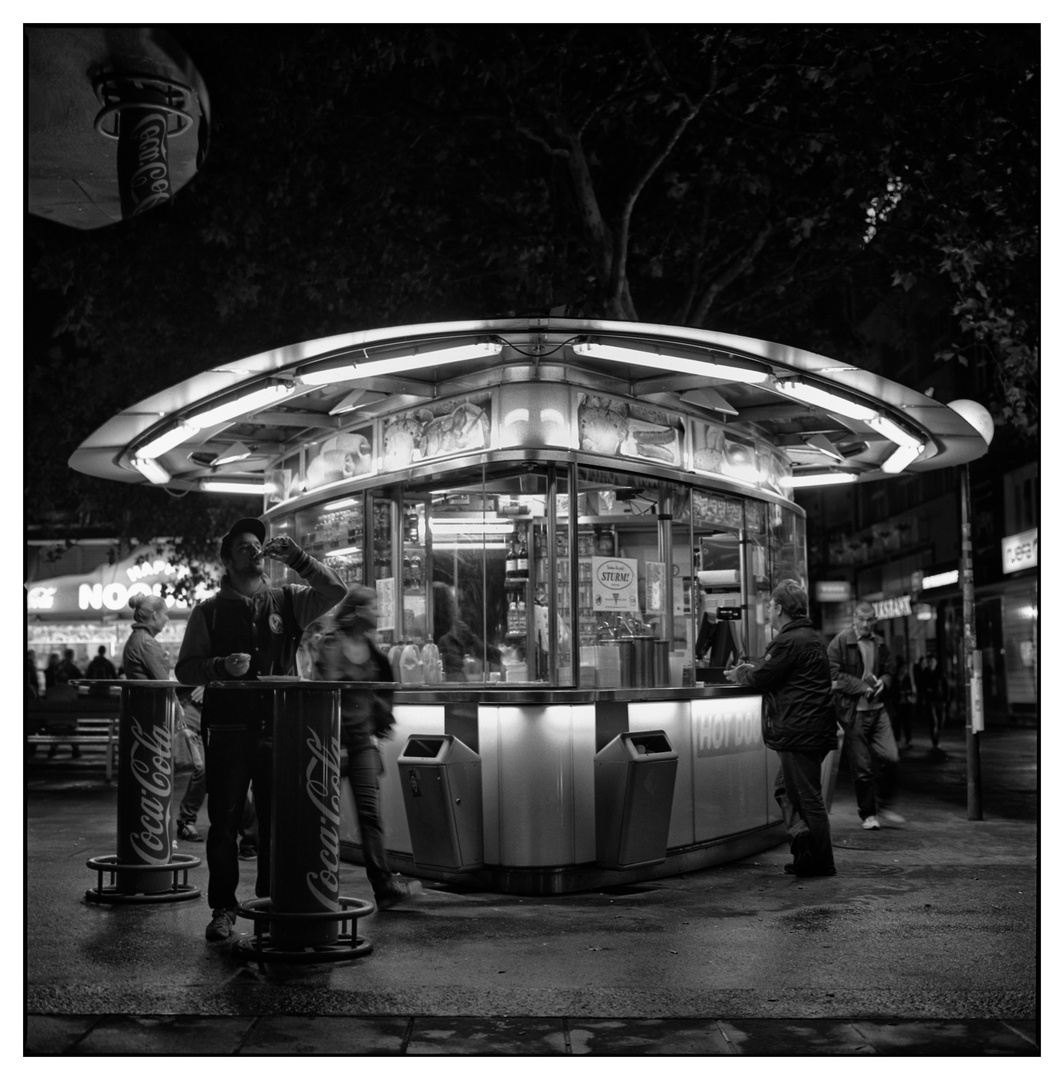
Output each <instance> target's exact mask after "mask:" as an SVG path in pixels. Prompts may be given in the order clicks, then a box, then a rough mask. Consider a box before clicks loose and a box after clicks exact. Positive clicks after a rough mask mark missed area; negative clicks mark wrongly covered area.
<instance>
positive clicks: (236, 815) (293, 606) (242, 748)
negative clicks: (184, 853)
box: [177, 518, 347, 942]
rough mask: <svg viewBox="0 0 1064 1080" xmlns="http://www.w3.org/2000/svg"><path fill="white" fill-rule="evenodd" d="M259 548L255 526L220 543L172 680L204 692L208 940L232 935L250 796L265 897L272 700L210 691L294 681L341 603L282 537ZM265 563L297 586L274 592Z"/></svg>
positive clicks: (328, 580)
mask: <svg viewBox="0 0 1064 1080" xmlns="http://www.w3.org/2000/svg"><path fill="white" fill-rule="evenodd" d="M265 541H266V526H265V524H264V523H263V522H262V521H261V520H260V519H259V518H240V519H239V520H238V521H236V522H234V523H233V526H232V527H231V528H230V529H229V531H228V532H227V533H226V534H225V536H223V537H222V540H221V543H220V545H219V550H218V554H219V558H220V559H221V562H222V565H223V566H224V567H225V574H224V575H223V577H222V584H221V587H220V588H219V590H218V592H217V593H216V594H215V595H214V596H212V597H210V598H209V599H207V600H204V601H203V602H202V603H200V604H197V605H196V607H194V608H193V609H192V611H191V613H190V614H189V618H188V626H187V627H186V629H185V636H184V640H183V641H182V642H181V652H180V655H179V656H178V659H177V677H178V680H179V681H180V682H182V683H186V684H187V685H191V686H206V687H207V689H206V691H205V692H204V695H203V719H202V724H203V730H205V731H206V733H207V739H206V766H207V819H208V821H209V823H210V826H209V828H208V830H207V870H208V884H207V901H208V903H209V904H210V907H211V921H210V923H209V924H208V926H207V930H206V938H207V940H208V941H211V942H219V941H225V940H226V939H227V938H229V937H230V935H231V934H232V933H233V927H234V926H235V925H236V909H237V900H236V890H237V886H238V885H239V884H240V862H239V857H238V835H239V833H240V826H241V821H242V819H243V817H244V808H245V804H246V801H247V793H248V787H249V785H250V786H251V788H252V790H253V792H254V798H255V813H256V815H257V817H258V826H259V833H258V864H257V870H256V880H255V895H256V896H258V897H265V896H268V895H269V893H270V825H271V820H270V815H271V811H272V800H273V694H272V693H271V692H269V691H263V692H262V693H255V692H253V691H239V692H236V691H230V690H227V689H225V688H224V687H212V686H208V685H207V684H208V683H211V682H214V681H218V680H240V681H254V680H256V679H257V678H258V677H259V676H260V675H264V676H269V675H294V674H295V671H296V667H295V663H296V649H297V647H298V644H299V639H300V637H301V635H302V633H303V631H304V629H305V628H306V627H307V626H309V625H310V624H311V623H312V622H313V621H314V620H315V619H317V618H320V616H322V615H324V614H325V612H326V611H329V610H330V609H331V608H333V607H335V606H336V605H337V604H338V603H339V602H340V601H341V600H342V599H343V598H344V597H345V596H346V595H347V587H346V586H345V585H344V583H343V581H341V580H340V577H339V575H338V574H337V573H336V571H335V570H332V569H331V568H329V567H328V566H326V565H325V564H324V563H320V562H318V560H317V559H313V558H311V556H309V555H308V554H307V553H306V552H305V551H303V549H302V548H300V546H299V545H298V544H296V543H295V541H293V540H292V539H291V538H290V537H288V536H275V537H273V538H272V539H271V540H270V542H269V543H267V544H265V546H263V545H264V543H265ZM267 557H269V558H271V559H276V560H278V561H279V562H282V563H284V564H285V565H286V566H288V567H289V568H290V569H291V570H293V571H294V572H295V573H296V574H298V575H299V576H300V577H302V578H303V579H304V581H305V582H306V583H307V584H305V585H282V586H279V587H278V586H274V585H272V584H271V583H270V579H269V578H268V577H267V576H266V572H265V559H266V558H267Z"/></svg>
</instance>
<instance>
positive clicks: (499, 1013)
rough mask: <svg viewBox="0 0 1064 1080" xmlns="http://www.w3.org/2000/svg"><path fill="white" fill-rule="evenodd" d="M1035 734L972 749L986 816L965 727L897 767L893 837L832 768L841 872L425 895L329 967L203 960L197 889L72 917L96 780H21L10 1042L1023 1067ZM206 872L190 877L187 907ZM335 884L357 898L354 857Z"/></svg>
mask: <svg viewBox="0 0 1064 1080" xmlns="http://www.w3.org/2000/svg"><path fill="white" fill-rule="evenodd" d="M1036 739H1037V735H1036V733H1035V732H1033V731H1031V730H1015V729H1006V730H1004V731H1000V732H989V733H985V734H984V736H982V738H981V751H982V755H981V756H982V766H983V802H984V805H983V811H984V820H982V821H969V820H967V811H966V805H965V796H966V786H965V785H966V780H965V772H964V760H965V747H964V741H963V736H962V735H960V734H947V736H946V739H945V741H944V749H945V755H944V756H943V755H938V756H932V755H931V754H930V753H929V752H928V748H927V747H923V748H921V746H920V744H919V743H918V744H917V746H915V747H914V749H913V750H912V751H910V752H908V754H907V755H906V757H905V761H904V766H905V768H904V776H905V786H906V799H905V804H904V806H900V807H899V809H901V810H902V812H903V813H904V814H905V815H906V817H907V818H908V823H907V824H906V825H904V826H902V827H899V828H883V829H881V830H879V831H878V832H871V833H869V832H866V831H864V830H862V829H861V828H860V822H859V820H858V818H857V814H856V809H855V806H854V802H853V794H852V787H851V786H850V782H849V778H848V775H847V774H846V772H845V770H843V772H842V774H841V775H840V777H839V784H838V789H837V793H836V800H835V805H834V807H833V810H832V815H831V820H832V830H833V834H834V841H835V847H836V862H837V864H838V867H839V874H838V876H837V877H835V878H825V879H807V880H802V881H798V880H795V879H794V878H791V877H789V876H788V875H785V874H784V873H783V872H782V871H783V866H784V864H785V863H787V862H788V861H790V857H789V854H788V852H787V850H786V848H785V847H782V846H781V847H779V848H776V849H774V850H772V851H768V852H765V853H763V854H762V855H759V856H755V857H752V858H749V859H744V860H741V861H740V862H737V863H733V864H730V865H728V866H724V867H719V868H716V869H711V870H706V871H701V872H698V873H693V874H687V875H684V876H681V877H678V878H670V879H666V880H663V881H652V882H644V883H641V884H637V885H631V886H625V887H620V888H615V889H609V890H603V891H599V892H588V893H581V894H576V895H572V896H565V897H548V898H538V897H515V896H503V895H500V894H493V893H483V892H477V891H474V890H472V889H465V888H462V887H458V886H454V885H447V884H443V883H434V882H431V881H425V886H426V888H425V893H424V894H423V898H422V900H421V902H420V903H418V904H417V905H414V906H411V907H409V908H405V909H404V908H395V909H392V910H391V911H388V912H384V913H376V914H374V915H372V916H370V917H368V918H365V919H362V920H360V921H359V924H358V932H359V934H360V935H361V936H364V937H365V938H367V939H368V940H369V941H371V942H372V943H373V952H372V953H371V954H370V955H368V956H365V957H362V958H360V959H357V960H351V961H345V962H339V963H332V964H324V965H282V964H276V963H271V964H259V963H257V962H254V961H252V962H245V961H242V960H241V959H240V958H239V956H238V955H237V954H234V953H232V952H231V951H230V950H229V949H228V947H226V946H222V947H217V946H214V947H212V946H208V945H207V944H206V943H205V942H204V940H203V929H204V927H205V926H206V923H207V921H208V919H209V917H210V913H209V911H208V910H207V906H206V900H205V899H204V898H202V897H201V898H199V899H194V900H189V901H182V902H177V903H163V904H138V905H125V906H108V905H93V904H87V903H85V902H84V895H85V891H86V889H88V888H90V887H93V886H95V884H96V876H95V874H93V873H92V872H91V871H89V870H88V869H87V868H86V866H85V860H86V859H88V858H90V857H93V856H97V855H104V854H110V853H111V852H113V850H114V830H115V809H114V808H115V796H114V791H113V789H108V788H107V787H106V786H105V785H103V784H102V782H97V781H96V780H90V779H87V778H86V776H85V774H84V773H73V771H72V770H68V771H67V773H66V774H65V775H66V779H62V778H61V776H60V772H58V771H56V770H54V768H53V766H54V763H51V764H47V763H42V764H41V765H39V766H31V768H30V770H29V771H28V773H27V804H26V812H27V926H26V934H27V953H26V955H27V961H26V965H27V966H26V991H27V997H26V1008H27V1024H26V1040H25V1050H26V1053H28V1054H49V1055H50V1054H71V1055H112V1054H135V1055H147V1054H200V1055H215V1054H226V1055H228V1054H260V1055H261V1054H285V1055H287V1054H331V1053H341V1054H389V1055H409V1056H416V1055H423V1054H434V1055H468V1054H487V1055H574V1056H576V1055H637V1054H638V1055H717V1054H721V1055H731V1054H740V1055H754V1056H757V1055H762V1056H763V1055H784V1054H785V1055H788V1056H791V1055H801V1054H808V1055H822V1054H865V1055H867V1054H873V1055H925V1054H936V1055H942V1054H947V1055H995V1056H996V1055H1038V1054H1039V1053H1040V1051H1039V1032H1038V1025H1037V1019H1038V1012H1037V1001H1038V998H1037V994H1038V977H1037V959H1038V957H1037V940H1036V931H1037V923H1036V919H1037V910H1038V909H1037V899H1038V897H1037V889H1038V871H1037V865H1036V857H1037V839H1038V838H1037V825H1036V813H1037V802H1036V789H1035V780H1036V763H1037V758H1036ZM197 849H198V850H197ZM182 852H183V853H187V854H192V855H198V856H199V857H201V858H202V857H203V847H202V845H182ZM241 867H242V885H243V888H242V890H241V893H240V895H241V896H250V895H251V882H252V869H253V864H250V863H242V864H241ZM206 876H207V875H206V868H205V866H202V867H200V868H198V869H195V870H193V871H191V872H190V874H189V880H190V882H191V883H192V884H195V885H198V886H200V887H201V888H202V889H203V891H204V893H205V891H206ZM341 891H342V892H343V893H344V894H345V895H353V896H362V897H364V896H367V895H369V893H368V889H367V886H366V881H365V876H364V874H363V872H362V870H361V868H359V867H345V868H344V872H343V879H342V886H341ZM240 928H241V930H244V931H249V930H250V924H246V923H242V924H241V927H240Z"/></svg>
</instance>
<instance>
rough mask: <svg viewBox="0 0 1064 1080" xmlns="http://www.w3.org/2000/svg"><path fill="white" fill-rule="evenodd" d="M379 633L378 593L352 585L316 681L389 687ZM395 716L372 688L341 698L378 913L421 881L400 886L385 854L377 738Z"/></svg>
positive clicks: (321, 654) (320, 657)
mask: <svg viewBox="0 0 1064 1080" xmlns="http://www.w3.org/2000/svg"><path fill="white" fill-rule="evenodd" d="M376 628H377V594H376V592H375V591H374V590H373V589H370V588H367V587H366V586H365V585H355V586H353V587H352V588H351V589H350V590H348V593H347V597H346V599H345V600H343V601H342V602H341V604H340V606H339V607H338V608H337V609H336V612H335V614H334V618H333V627H332V629H331V630H329V631H327V632H326V633H325V635H324V637H323V638H322V639H321V641H320V642H319V644H318V648H317V657H316V659H315V663H314V677H315V678H316V679H318V680H321V681H324V682H352V683H362V682H370V683H372V682H391V681H392V679H393V675H392V669H391V666H390V665H389V663H388V658H387V657H386V656H385V655H384V653H383V652H381V650H380V649H379V648H378V647H377V644H376V642H375V641H374V640H373V637H372V634H373V632H374V630H376ZM394 723H395V717H394V715H393V714H392V694H391V691H390V690H386V689H372V688H370V687H365V688H359V689H351V690H344V691H343V692H342V694H341V696H340V745H341V746H342V747H343V748H344V749H345V750H346V751H347V768H348V777H349V779H350V783H351V792H352V794H353V795H354V797H355V809H356V810H357V812H358V827H359V830H360V831H361V833H362V854H363V858H364V860H365V864H366V876H367V877H368V878H369V882H370V885H371V886H372V888H373V898H374V900H375V901H376V904H377V907H378V908H380V909H381V910H384V909H387V908H390V907H395V905H396V904H398V903H401V902H402V901H404V900H409V899H412V898H413V897H415V896H417V894H418V893H420V892H421V882H420V881H400V880H399V875H398V874H395V873H393V872H392V870H391V868H390V867H389V865H388V856H387V854H386V852H385V850H384V822H383V820H382V818H381V805H380V788H379V785H378V781H377V777H378V776H379V775H380V773H381V771H382V769H383V766H382V765H381V756H380V750H379V749H378V747H377V740H378V739H385V738H387V737H388V734H389V732H390V731H391V728H392V726H393V725H394Z"/></svg>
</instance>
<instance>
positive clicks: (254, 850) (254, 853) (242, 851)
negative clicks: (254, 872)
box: [236, 842, 259, 862]
mask: <svg viewBox="0 0 1064 1080" xmlns="http://www.w3.org/2000/svg"><path fill="white" fill-rule="evenodd" d="M236 854H237V858H238V859H241V860H242V861H243V862H250V860H252V859H257V858H258V857H259V845H258V844H250V843H247V842H245V843H243V844H241V845H240V847H239V849H238V850H237V853H236Z"/></svg>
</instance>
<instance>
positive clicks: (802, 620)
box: [724, 579, 836, 877]
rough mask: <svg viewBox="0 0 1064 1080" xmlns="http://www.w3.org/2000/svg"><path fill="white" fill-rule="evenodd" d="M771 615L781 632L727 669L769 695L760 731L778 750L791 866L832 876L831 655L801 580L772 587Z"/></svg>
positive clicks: (805, 873)
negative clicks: (826, 773) (825, 782)
mask: <svg viewBox="0 0 1064 1080" xmlns="http://www.w3.org/2000/svg"><path fill="white" fill-rule="evenodd" d="M769 614H770V619H771V623H772V628H773V629H774V630H777V631H778V633H777V635H776V637H775V638H773V639H772V641H771V642H770V643H769V646H768V648H767V649H766V650H765V655H764V656H763V657H762V658H761V659H760V660H758V661H757V662H756V663H750V662H748V661H746V662H742V663H739V664H737V665H736V666H735V667H733V668H729V669H728V670H727V671H726V672H725V673H724V674H725V676H726V678H727V679H728V681H729V682H733V683H738V684H740V685H742V686H749V687H751V688H752V689H754V690H758V691H760V692H761V693H762V694H764V704H763V706H762V714H761V728H762V733H763V735H764V739H765V745H766V746H768V747H769V748H770V749H772V750H775V751H776V753H777V754H778V755H779V759H780V768H779V772H778V773H777V775H776V784H775V796H776V802H778V803H779V804H780V809H781V810H782V811H783V820H784V824H785V825H786V826H787V835H788V836H790V838H791V853H792V854H793V855H794V862H793V863H790V864H789V865H788V866H785V867H784V870H785V871H786V872H787V873H788V874H795V875H797V876H798V877H826V876H830V875H831V874H834V873H835V857H834V854H833V852H832V849H831V827H830V825H829V823H828V812H827V809H826V808H825V806H824V798H823V794H822V791H821V765H822V764H823V761H824V757H825V756H826V755H827V754H828V752H829V751H831V750H834V749H835V740H836V722H835V710H834V707H833V704H832V699H831V668H830V666H829V664H828V654H827V650H826V649H825V648H824V643H823V642H822V641H821V640H820V635H819V634H818V633H817V632H816V631H815V630H814V629H813V624H812V622H810V620H809V601H808V599H807V597H806V594H805V591H804V590H803V589H802V587H801V586H800V585H799V584H798V582H797V581H793V580H791V579H788V580H786V581H781V582H780V583H779V585H777V586H776V588H775V589H773V590H772V595H771V597H770V598H769Z"/></svg>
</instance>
